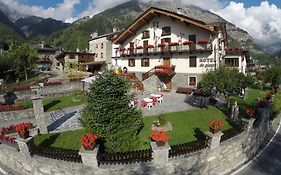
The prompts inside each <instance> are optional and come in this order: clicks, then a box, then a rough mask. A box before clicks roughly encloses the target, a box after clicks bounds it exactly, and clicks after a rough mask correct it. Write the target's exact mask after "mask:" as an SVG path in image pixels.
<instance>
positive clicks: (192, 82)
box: [188, 77, 196, 86]
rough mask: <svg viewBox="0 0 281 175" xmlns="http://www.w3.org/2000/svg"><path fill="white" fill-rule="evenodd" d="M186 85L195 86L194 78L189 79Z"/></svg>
mask: <svg viewBox="0 0 281 175" xmlns="http://www.w3.org/2000/svg"><path fill="white" fill-rule="evenodd" d="M188 85H189V86H195V85H196V77H189V81H188Z"/></svg>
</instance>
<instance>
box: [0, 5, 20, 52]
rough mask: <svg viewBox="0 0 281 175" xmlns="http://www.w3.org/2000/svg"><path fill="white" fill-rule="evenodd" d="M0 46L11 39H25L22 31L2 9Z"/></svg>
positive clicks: (0, 15)
mask: <svg viewBox="0 0 281 175" xmlns="http://www.w3.org/2000/svg"><path fill="white" fill-rule="evenodd" d="M0 34H1V35H0V47H1V46H3V45H5V44H7V43H8V42H9V41H10V40H23V39H24V36H23V34H22V33H21V31H20V30H19V29H18V28H17V27H16V26H15V25H14V24H13V23H12V22H11V21H10V19H9V18H8V17H7V16H6V15H5V14H4V13H3V12H2V11H1V10H0Z"/></svg>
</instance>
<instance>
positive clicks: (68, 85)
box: [0, 81, 83, 103]
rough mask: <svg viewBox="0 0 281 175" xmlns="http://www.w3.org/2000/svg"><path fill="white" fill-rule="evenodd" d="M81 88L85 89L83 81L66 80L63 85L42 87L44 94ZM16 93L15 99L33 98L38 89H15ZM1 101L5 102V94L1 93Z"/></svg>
mask: <svg viewBox="0 0 281 175" xmlns="http://www.w3.org/2000/svg"><path fill="white" fill-rule="evenodd" d="M81 89H83V84H82V82H81V81H73V82H65V83H63V84H61V85H53V86H44V87H42V95H43V96H54V95H56V94H66V93H70V92H73V91H79V90H81ZM14 94H15V97H16V98H15V97H12V98H13V99H14V100H15V99H16V100H21V99H31V97H32V96H33V95H35V94H36V90H35V89H32V90H24V91H15V92H14ZM0 102H2V103H4V102H5V99H4V95H0Z"/></svg>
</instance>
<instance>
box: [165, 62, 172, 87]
mask: <svg viewBox="0 0 281 175" xmlns="http://www.w3.org/2000/svg"><path fill="white" fill-rule="evenodd" d="M163 65H164V66H167V67H171V61H170V58H163ZM163 82H164V83H165V85H166V87H167V90H168V91H170V90H171V89H172V81H171V77H170V76H169V75H164V77H163Z"/></svg>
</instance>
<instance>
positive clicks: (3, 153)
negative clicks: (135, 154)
mask: <svg viewBox="0 0 281 175" xmlns="http://www.w3.org/2000/svg"><path fill="white" fill-rule="evenodd" d="M268 111H269V110H266V109H261V110H260V115H261V117H260V119H259V120H258V121H256V122H255V124H254V119H250V120H245V121H244V122H245V130H244V131H243V132H242V133H241V134H239V135H237V136H235V137H233V138H231V139H229V140H226V141H224V142H222V143H219V142H217V144H218V145H217V146H211V147H209V148H206V149H203V150H201V151H198V152H195V153H192V154H186V155H183V156H178V157H174V158H169V159H168V160H167V159H165V160H164V159H163V160H164V161H165V162H164V161H163V162H161V161H162V159H159V161H157V162H155V160H153V161H151V162H146V163H136V164H131V165H102V166H100V167H98V168H97V167H83V165H82V164H79V163H71V162H64V161H59V160H53V159H47V158H42V157H38V156H33V157H32V158H28V157H25V156H22V155H21V154H20V153H19V152H17V151H16V150H14V149H13V148H9V147H8V146H6V145H3V144H2V145H0V162H1V163H3V164H5V165H6V166H8V167H10V168H12V169H15V170H16V171H18V172H19V173H21V174H43V175H47V174H48V175H50V174H75V175H78V174H81V175H84V174H85V175H87V174H89V175H90V174H98V175H105V174H225V173H227V172H229V171H231V170H232V169H235V168H237V167H238V166H240V165H242V164H243V163H245V162H246V161H247V160H249V159H251V158H252V157H253V156H254V154H255V153H256V152H257V150H258V148H259V146H260V145H261V143H262V142H263V140H264V138H265V136H266V134H267V132H268V130H269V129H270V125H269V123H270V122H269V112H268ZM219 137H220V135H219ZM168 149H169V148H168ZM163 156H165V155H163Z"/></svg>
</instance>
